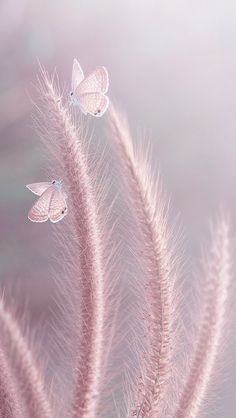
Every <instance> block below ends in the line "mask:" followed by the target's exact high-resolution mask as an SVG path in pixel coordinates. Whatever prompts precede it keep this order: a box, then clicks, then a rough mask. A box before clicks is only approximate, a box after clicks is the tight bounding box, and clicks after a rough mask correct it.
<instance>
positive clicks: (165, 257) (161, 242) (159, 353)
mask: <svg viewBox="0 0 236 418" xmlns="http://www.w3.org/2000/svg"><path fill="white" fill-rule="evenodd" d="M109 117H110V118H109V119H110V126H111V129H112V138H113V140H114V141H115V143H116V145H117V150H118V153H119V156H120V160H121V163H122V168H123V172H124V178H125V180H126V183H127V185H128V188H129V194H130V199H131V207H132V210H133V211H134V212H135V214H136V217H137V221H138V225H139V228H140V231H141V234H142V244H143V248H144V251H143V257H142V261H143V263H144V264H145V270H144V271H145V273H144V278H143V281H144V285H145V292H146V303H147V307H148V312H147V314H146V325H147V338H148V343H149V347H148V350H147V353H146V361H145V371H144V374H143V383H142V384H143V389H142V395H141V397H140V395H139V401H138V404H137V405H136V406H135V407H134V409H133V410H132V412H131V411H130V412H129V415H130V416H131V415H132V416H138V417H140V418H143V417H152V416H156V415H155V414H157V412H158V408H159V403H160V400H161V399H162V397H163V395H164V392H165V388H166V383H167V378H168V373H169V371H170V367H171V351H172V344H173V341H172V325H173V319H174V317H173V294H172V288H173V282H174V269H173V266H174V257H173V253H172V249H171V247H170V245H169V236H168V229H167V226H166V221H167V206H166V205H165V204H164V203H163V197H162V196H161V194H160V190H159V187H158V185H157V186H156V184H155V183H154V181H153V180H152V177H151V175H150V174H149V167H148V162H147V161H146V160H145V158H144V157H143V155H141V154H137V155H136V154H135V152H134V148H133V142H132V138H131V134H130V131H129V128H128V125H127V123H126V121H125V119H124V117H122V116H121V114H120V113H119V112H118V111H117V110H116V108H115V107H114V105H113V106H110V114H109Z"/></svg>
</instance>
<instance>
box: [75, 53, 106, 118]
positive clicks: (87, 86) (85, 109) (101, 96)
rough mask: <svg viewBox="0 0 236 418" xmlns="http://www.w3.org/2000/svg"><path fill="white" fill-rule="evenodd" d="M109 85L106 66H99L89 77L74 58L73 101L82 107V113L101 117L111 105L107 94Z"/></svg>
mask: <svg viewBox="0 0 236 418" xmlns="http://www.w3.org/2000/svg"><path fill="white" fill-rule="evenodd" d="M108 86H109V77H108V72H107V69H106V68H105V67H98V68H96V70H95V71H93V72H92V73H91V74H90V75H88V76H87V77H84V73H83V70H82V68H81V66H80V64H79V62H78V61H77V59H74V62H73V68H72V82H71V92H70V96H71V102H72V103H73V104H74V105H75V106H78V107H79V108H80V110H81V111H82V113H84V114H85V115H87V113H89V114H90V115H93V116H96V117H100V116H102V115H103V114H104V113H105V112H106V110H107V108H108V105H109V99H108V97H107V96H106V93H107V91H108Z"/></svg>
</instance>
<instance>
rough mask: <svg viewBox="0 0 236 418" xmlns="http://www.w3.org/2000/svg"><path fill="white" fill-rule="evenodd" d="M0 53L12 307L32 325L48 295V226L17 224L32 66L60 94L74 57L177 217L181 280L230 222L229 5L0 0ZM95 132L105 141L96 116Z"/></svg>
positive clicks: (31, 152) (234, 111)
mask: <svg viewBox="0 0 236 418" xmlns="http://www.w3.org/2000/svg"><path fill="white" fill-rule="evenodd" d="M0 57H1V63H0V136H1V138H0V215H1V218H0V231H1V235H0V237H1V238H0V280H1V281H2V283H3V286H4V288H5V289H6V298H8V299H9V301H10V303H11V304H14V305H16V306H17V309H21V304H22V306H23V305H24V304H25V301H27V306H28V308H27V309H28V315H29V320H30V321H32V324H33V325H34V326H35V327H36V328H37V323H38V322H40V321H42V318H44V317H45V318H46V317H47V318H48V317H50V312H51V309H52V307H53V303H54V302H53V297H54V296H55V295H54V286H53V282H52V281H51V279H50V274H49V270H50V254H51V252H52V245H53V244H52V238H51V236H52V228H53V225H50V224H44V225H37V224H33V223H30V222H29V221H28V220H27V212H28V209H29V207H30V206H31V205H32V203H33V201H34V200H35V199H34V197H33V195H31V194H30V193H29V191H28V190H26V188H25V184H27V183H32V182H35V181H43V180H46V179H45V172H44V166H45V163H44V159H43V152H42V146H41V145H40V141H39V139H38V137H37V134H36V133H35V132H34V129H33V126H32V125H33V124H32V108H33V106H32V100H31V98H32V97H34V87H33V85H34V84H35V83H36V75H37V73H38V72H39V67H38V60H39V61H40V62H41V64H42V65H43V66H45V67H46V69H47V70H48V71H49V72H52V71H53V70H54V68H55V67H56V68H57V71H58V74H59V77H60V79H61V81H62V84H63V85H64V83H66V84H67V85H68V88H69V84H70V79H71V68H72V60H73V58H74V57H77V58H78V60H79V61H80V63H81V65H82V67H83V68H84V71H85V73H88V72H90V71H92V70H93V69H94V68H95V67H96V66H97V65H105V66H106V67H107V68H108V71H109V74H110V92H109V93H110V97H112V98H113V99H114V100H115V101H116V102H117V103H118V104H119V105H120V107H121V108H122V109H123V110H124V111H125V112H126V114H127V116H128V119H129V122H130V125H131V126H132V129H133V131H134V132H137V136H138V137H141V136H143V135H144V137H145V138H149V139H151V142H152V145H153V161H154V164H155V165H157V166H159V167H160V170H161V173H162V179H163V183H164V187H165V189H166V190H167V192H168V193H169V194H170V195H171V197H172V207H173V213H174V214H178V213H180V216H181V223H182V225H183V230H184V236H185V239H184V250H185V257H186V260H184V262H185V263H186V264H187V265H188V266H189V267H188V268H187V270H188V272H190V271H191V266H192V265H195V264H196V263H197V262H198V260H199V254H200V253H201V247H202V243H203V241H204V239H205V237H206V233H207V227H208V222H209V219H210V218H211V217H212V216H215V215H216V214H217V213H218V210H219V208H220V207H222V206H223V207H226V208H227V209H229V211H230V213H231V214H232V219H233V224H234V223H235V222H234V211H235V208H236V193H235V179H236V164H235V153H236V76H235V74H236V4H235V2H234V1H233V0H214V1H213V0H204V1H202V0H199V1H198V2H196V1H193V0H172V1H170V0H153V1H152V0H146V1H140V2H137V0H136V1H134V0H120V1H117V2H115V1H109V0H106V1H105V0H51V1H48V0H17V1H15V0H0ZM96 124H97V125H98V124H99V129H100V127H101V130H99V135H100V136H102V135H104V136H105V129H103V127H104V126H105V123H104V120H103V119H101V120H99V123H97V122H96ZM95 140H96V136H95V139H94V141H95ZM104 140H105V139H104ZM234 232H235V230H234ZM192 279H193V276H191V277H190V279H189V280H192ZM7 289H10V291H9V290H7ZM229 361H230V360H229ZM235 385H236V377H235V375H234V376H233V375H231V376H230V380H229V383H225V382H224V384H222V386H221V390H220V395H221V413H220V415H219V416H220V417H222V418H233V417H235V410H236V401H235ZM207 416H208V417H210V418H213V417H215V416H217V415H216V414H215V411H214V413H212V412H211V411H210V412H209V411H208V415H207Z"/></svg>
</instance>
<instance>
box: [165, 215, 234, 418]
mask: <svg viewBox="0 0 236 418" xmlns="http://www.w3.org/2000/svg"><path fill="white" fill-rule="evenodd" d="M205 274H206V279H207V289H206V303H205V309H204V314H203V318H202V321H201V322H200V326H199V336H198V339H197V342H196V348H195V352H194V355H193V359H192V362H191V363H190V370H189V373H188V376H187V379H186V381H185V383H184V389H183V391H182V393H181V397H180V400H179V402H178V405H177V407H176V411H175V413H174V414H173V418H197V417H199V413H200V409H201V407H202V405H203V403H204V400H205V397H206V395H207V390H208V387H209V384H210V383H211V379H212V374H213V370H214V367H215V366H216V361H217V355H218V354H219V351H220V343H221V338H222V336H223V335H222V334H223V330H224V325H225V322H226V306H227V300H228V296H229V295H228V288H229V282H230V279H231V260H230V243H229V226H228V224H227V222H226V221H225V220H224V219H222V220H221V221H220V222H219V223H218V225H217V226H216V228H215V230H214V232H213V233H212V244H211V252H210V254H209V256H208V259H207V262H206V266H205Z"/></svg>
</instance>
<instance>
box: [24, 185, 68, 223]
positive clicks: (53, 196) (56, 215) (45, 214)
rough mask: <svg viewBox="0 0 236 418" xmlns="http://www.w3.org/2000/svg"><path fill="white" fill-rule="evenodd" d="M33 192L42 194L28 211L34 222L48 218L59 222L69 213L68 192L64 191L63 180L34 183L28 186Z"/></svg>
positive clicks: (38, 194)
mask: <svg viewBox="0 0 236 418" xmlns="http://www.w3.org/2000/svg"><path fill="white" fill-rule="evenodd" d="M26 187H27V188H28V189H29V190H30V191H31V192H33V193H34V194H36V195H37V196H40V198H39V199H38V200H37V202H36V203H35V204H34V205H33V207H32V208H31V209H30V211H29V213H28V218H29V219H30V220H31V221H32V222H46V221H47V220H48V219H49V220H50V221H51V222H53V223H56V222H59V221H60V220H61V219H63V218H64V216H65V215H66V214H67V204H66V198H67V196H66V194H65V193H64V192H63V191H62V182H61V181H59V180H53V181H51V182H43V183H33V184H28V185H27V186H26Z"/></svg>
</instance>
